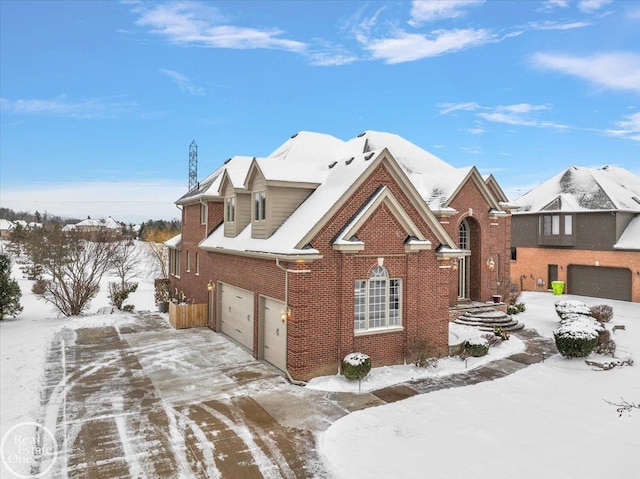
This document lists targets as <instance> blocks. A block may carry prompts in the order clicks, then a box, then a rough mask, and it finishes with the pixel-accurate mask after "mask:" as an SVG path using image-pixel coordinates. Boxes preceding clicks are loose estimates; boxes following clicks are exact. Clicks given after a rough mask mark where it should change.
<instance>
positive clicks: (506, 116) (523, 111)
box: [436, 102, 571, 135]
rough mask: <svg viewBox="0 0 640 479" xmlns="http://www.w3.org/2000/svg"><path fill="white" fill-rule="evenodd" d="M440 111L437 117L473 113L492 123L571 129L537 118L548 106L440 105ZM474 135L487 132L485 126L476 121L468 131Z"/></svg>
mask: <svg viewBox="0 0 640 479" xmlns="http://www.w3.org/2000/svg"><path fill="white" fill-rule="evenodd" d="M436 106H437V107H438V108H439V109H440V111H439V112H438V115H437V116H440V115H449V114H452V113H455V112H457V111H473V112H475V115H476V116H477V117H478V118H481V119H482V120H485V121H489V122H492V123H504V124H507V125H515V126H529V127H537V128H552V129H556V130H560V131H562V130H567V129H570V128H571V127H570V126H568V125H562V124H559V123H554V122H551V121H546V120H541V119H539V118H538V117H537V115H538V114H539V113H540V112H544V111H548V110H550V108H549V107H548V106H547V105H532V104H531V103H517V104H513V105H498V106H493V107H490V106H482V105H480V104H478V103H476V102H465V103H439V104H438V105H436ZM467 131H468V132H469V133H471V134H474V135H479V134H482V133H484V132H485V131H486V129H485V128H484V126H483V125H482V124H481V123H480V122H478V121H476V126H475V127H473V128H470V129H468V130H467Z"/></svg>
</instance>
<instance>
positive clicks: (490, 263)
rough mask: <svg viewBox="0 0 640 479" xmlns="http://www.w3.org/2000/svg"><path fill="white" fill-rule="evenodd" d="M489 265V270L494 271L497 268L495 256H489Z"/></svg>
mask: <svg viewBox="0 0 640 479" xmlns="http://www.w3.org/2000/svg"><path fill="white" fill-rule="evenodd" d="M487 266H488V267H489V271H493V270H494V269H495V268H496V262H495V261H494V260H493V258H489V259H488V260H487Z"/></svg>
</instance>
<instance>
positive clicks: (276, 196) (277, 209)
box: [267, 187, 313, 236]
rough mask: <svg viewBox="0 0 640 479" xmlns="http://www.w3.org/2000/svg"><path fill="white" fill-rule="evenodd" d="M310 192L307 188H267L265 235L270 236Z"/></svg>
mask: <svg viewBox="0 0 640 479" xmlns="http://www.w3.org/2000/svg"><path fill="white" fill-rule="evenodd" d="M312 192H313V190H312V189H307V188H282V187H271V188H269V191H268V193H267V195H268V202H267V221H268V225H267V226H268V230H267V234H268V235H269V236H271V235H272V234H273V232H274V231H275V230H277V229H278V228H279V227H280V226H281V225H282V223H284V222H285V220H286V219H287V218H288V217H289V216H291V213H293V212H294V211H295V210H296V208H297V207H298V206H300V204H301V203H302V202H303V201H304V200H305V199H307V197H308V196H309V195H310V194H311V193H312Z"/></svg>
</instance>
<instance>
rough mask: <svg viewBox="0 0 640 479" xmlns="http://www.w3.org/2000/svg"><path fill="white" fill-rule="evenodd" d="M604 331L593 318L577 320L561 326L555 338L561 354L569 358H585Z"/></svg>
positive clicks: (554, 333)
mask: <svg viewBox="0 0 640 479" xmlns="http://www.w3.org/2000/svg"><path fill="white" fill-rule="evenodd" d="M603 329H604V328H603V327H602V326H601V325H600V323H598V322H597V321H596V320H594V319H593V318H576V319H574V320H573V321H569V322H565V323H564V324H563V325H561V326H560V327H559V328H558V329H556V330H555V331H554V332H553V336H554V338H555V340H556V347H557V348H558V351H560V354H562V355H563V356H565V357H567V358H584V357H587V356H588V355H589V354H591V352H592V351H593V349H594V348H595V346H596V344H597V343H598V337H599V335H600V332H601V331H602V330H603Z"/></svg>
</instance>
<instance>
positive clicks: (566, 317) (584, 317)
mask: <svg viewBox="0 0 640 479" xmlns="http://www.w3.org/2000/svg"><path fill="white" fill-rule="evenodd" d="M574 321H587V322H588V321H595V319H593V317H592V316H589V315H588V314H581V313H565V314H563V315H562V319H561V320H560V324H569V323H573V322H574Z"/></svg>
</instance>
